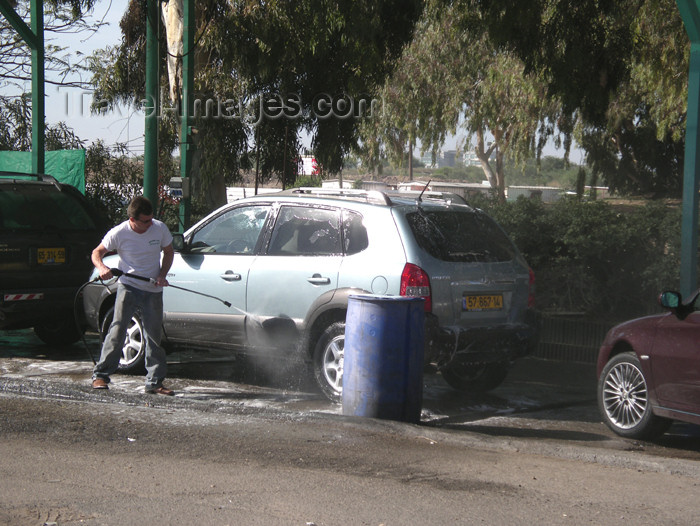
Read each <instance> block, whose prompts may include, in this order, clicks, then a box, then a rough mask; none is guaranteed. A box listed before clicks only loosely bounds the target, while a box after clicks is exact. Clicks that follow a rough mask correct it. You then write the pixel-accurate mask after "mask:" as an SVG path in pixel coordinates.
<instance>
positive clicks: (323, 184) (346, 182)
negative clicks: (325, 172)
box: [321, 179, 355, 189]
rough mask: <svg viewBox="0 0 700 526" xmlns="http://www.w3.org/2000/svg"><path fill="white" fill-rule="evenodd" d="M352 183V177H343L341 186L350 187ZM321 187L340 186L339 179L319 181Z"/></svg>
mask: <svg viewBox="0 0 700 526" xmlns="http://www.w3.org/2000/svg"><path fill="white" fill-rule="evenodd" d="M354 185H355V181H353V180H352V179H349V180H348V179H343V188H346V189H352V187H353V186H354ZM321 188H340V180H339V179H325V180H324V181H321Z"/></svg>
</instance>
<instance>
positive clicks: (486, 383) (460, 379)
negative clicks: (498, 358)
mask: <svg viewBox="0 0 700 526" xmlns="http://www.w3.org/2000/svg"><path fill="white" fill-rule="evenodd" d="M440 372H441V374H442V377H443V378H444V379H445V381H446V382H447V384H448V385H449V386H450V387H452V388H453V389H457V390H458V391H463V392H465V393H485V392H486V391H490V390H491V389H495V388H496V387H498V386H499V385H501V384H502V383H503V380H505V379H506V376H508V365H507V364H505V363H487V364H451V365H449V366H447V367H445V368H444V369H441V371H440Z"/></svg>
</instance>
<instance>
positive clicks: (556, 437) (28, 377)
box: [0, 330, 700, 460]
mask: <svg viewBox="0 0 700 526" xmlns="http://www.w3.org/2000/svg"><path fill="white" fill-rule="evenodd" d="M99 346H100V345H99V338H98V336H97V335H96V334H90V333H88V334H87V335H86V337H85V342H79V343H78V344H75V345H72V346H69V347H66V348H61V349H57V348H52V347H50V346H47V345H45V344H43V343H42V342H41V341H40V340H38V338H36V337H35V336H34V334H33V333H32V332H31V331H30V330H26V331H0V393H5V394H9V395H20V396H27V397H39V398H54V399H60V400H74V401H85V402H92V403H117V404H126V405H132V406H144V405H145V406H152V407H163V408H171V409H177V408H183V409H185V408H186V409H194V410H198V411H202V412H206V413H207V414H215V415H216V414H221V415H225V414H239V415H245V414H250V415H253V414H254V415H258V416H264V415H266V414H267V415H271V416H275V415H279V414H280V413H286V414H294V415H296V416H300V417H303V416H304V415H309V416H314V417H317V416H330V417H333V416H335V415H337V416H341V415H342V413H343V408H342V405H341V404H337V403H332V402H330V401H328V400H327V399H326V398H325V397H324V396H323V395H322V394H321V393H320V392H319V391H318V389H317V388H316V387H315V384H314V380H313V379H312V378H311V375H310V374H309V373H308V369H307V366H306V365H305V364H299V363H283V364H281V363H280V362H279V361H274V362H273V361H269V360H268V361H264V360H257V361H253V360H246V359H244V358H241V357H235V356H231V355H230V354H228V353H225V352H214V351H211V352H202V351H197V352H194V351H193V352H186V351H179V352H175V353H172V354H170V355H169V357H168V379H167V380H166V382H165V384H166V385H167V387H169V388H171V389H174V390H175V392H176V395H175V396H174V397H164V396H158V395H150V394H146V393H145V391H144V387H143V380H144V378H143V376H140V375H130V374H115V375H113V376H112V382H111V384H110V389H109V390H106V391H96V390H93V389H92V388H91V385H90V377H91V371H92V365H93V363H92V359H93V358H96V357H97V355H98V354H99ZM417 424H418V426H419V427H421V428H424V429H426V430H427V429H436V430H443V431H448V432H452V433H470V434H476V435H477V436H479V437H481V438H482V439H484V440H488V439H491V440H496V441H499V442H500V443H505V444H513V443H516V442H517V443H528V444H529V446H528V447H531V448H533V447H534V448H535V449H537V448H538V447H549V448H551V447H552V444H554V448H555V449H557V450H558V451H559V452H560V453H561V452H562V451H569V453H567V454H570V455H571V456H582V455H583V456H585V455H586V454H587V453H586V452H585V451H584V450H585V448H589V447H592V448H603V449H607V450H611V451H613V452H615V451H637V452H641V453H645V454H650V455H656V456H661V457H663V458H670V459H691V460H700V440H698V438H699V437H700V428H699V427H698V426H691V425H686V424H674V426H673V427H672V428H671V430H670V432H669V433H667V434H666V435H665V436H664V437H663V438H661V439H660V440H658V441H656V442H655V443H640V442H637V441H632V440H627V439H622V438H620V437H617V436H616V435H614V434H613V433H612V432H611V431H610V430H608V429H607V427H605V426H604V425H603V424H602V422H601V420H600V417H599V415H598V409H597V403H596V377H595V366H594V365H593V364H591V363H578V362H569V361H560V360H550V359H542V358H537V357H528V358H524V359H521V360H519V361H517V362H516V363H515V364H514V366H513V368H512V370H511V371H510V373H509V375H508V377H507V378H506V380H505V382H504V383H503V384H502V385H501V386H500V387H498V388H497V389H495V390H493V391H491V392H489V393H486V394H481V395H466V394H464V393H460V392H457V391H455V390H453V389H452V388H450V387H449V386H448V385H447V384H446V383H445V382H444V381H443V379H442V378H441V377H440V375H439V374H434V373H429V372H428V373H426V374H425V375H424V377H423V399H422V405H421V416H420V422H418V423H417ZM507 447H511V446H507ZM517 447H519V446H517ZM581 448H583V450H581ZM582 451H583V452H582Z"/></svg>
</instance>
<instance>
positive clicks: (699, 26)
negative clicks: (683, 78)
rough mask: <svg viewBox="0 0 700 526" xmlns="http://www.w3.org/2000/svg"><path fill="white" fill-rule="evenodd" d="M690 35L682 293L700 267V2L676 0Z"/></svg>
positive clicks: (691, 284)
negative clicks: (699, 223)
mask: <svg viewBox="0 0 700 526" xmlns="http://www.w3.org/2000/svg"><path fill="white" fill-rule="evenodd" d="M676 4H677V5H678V10H679V11H680V14H681V18H682V19H683V23H684V24H685V30H686V32H687V33H688V37H689V38H690V70H689V73H688V109H687V113H686V124H685V126H686V131H685V161H684V165H683V221H682V224H681V283H680V288H681V293H682V294H683V296H688V295H690V294H691V292H692V291H694V290H695V289H696V288H697V283H698V279H697V274H698V271H697V268H698V174H700V156H699V155H698V152H700V134H698V124H699V123H700V5H699V0H676Z"/></svg>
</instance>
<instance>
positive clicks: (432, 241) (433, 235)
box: [406, 209, 516, 262]
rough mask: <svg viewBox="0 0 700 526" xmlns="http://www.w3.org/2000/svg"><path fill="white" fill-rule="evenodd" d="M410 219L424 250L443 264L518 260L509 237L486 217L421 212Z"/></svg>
mask: <svg viewBox="0 0 700 526" xmlns="http://www.w3.org/2000/svg"><path fill="white" fill-rule="evenodd" d="M406 218H407V220H408V224H409V225H410V226H411V230H412V231H413V235H414V236H415V237H416V241H417V242H418V244H419V245H420V247H421V248H422V249H423V250H425V251H426V252H428V253H429V254H430V255H431V256H433V257H435V258H437V259H440V260H442V261H456V262H497V261H510V260H512V259H513V258H515V257H516V252H515V248H514V247H513V245H512V244H511V242H510V240H509V239H508V237H507V236H506V235H505V234H504V233H503V231H502V230H501V229H500V228H499V227H498V225H497V224H496V223H495V222H494V221H493V220H491V219H490V218H489V217H488V216H486V215H485V214H482V213H479V212H471V211H455V210H450V211H448V210H435V211H426V210H423V209H419V210H418V211H417V212H411V213H409V214H407V215H406Z"/></svg>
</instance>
